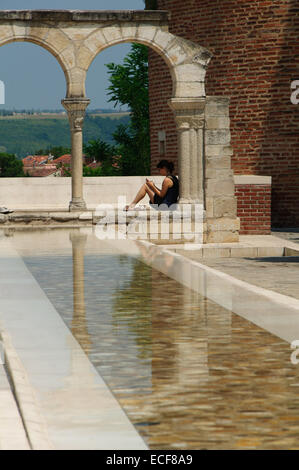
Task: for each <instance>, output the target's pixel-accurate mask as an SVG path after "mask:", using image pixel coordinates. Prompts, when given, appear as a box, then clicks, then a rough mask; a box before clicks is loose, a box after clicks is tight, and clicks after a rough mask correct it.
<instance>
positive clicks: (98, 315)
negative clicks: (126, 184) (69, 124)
mask: <svg viewBox="0 0 299 470" xmlns="http://www.w3.org/2000/svg"><path fill="white" fill-rule="evenodd" d="M43 237H44V239H43ZM47 237H48V238H47ZM63 237H64V243H62V242H61V240H62V238H63ZM12 238H13V239H14V243H15V246H16V247H17V249H18V250H19V252H20V253H21V254H22V257H23V260H24V262H25V263H26V266H27V267H28V269H29V270H30V272H31V273H32V274H33V276H34V277H35V278H36V280H37V281H38V283H39V284H40V286H41V287H42V289H43V290H44V292H45V293H46V294H47V296H48V298H49V299H50V301H51V302H52V303H53V305H54V306H55V308H56V309H57V311H58V312H59V314H60V315H61V317H62V318H63V320H64V321H65V323H66V324H67V325H68V327H69V329H70V330H71V331H72V333H73V335H74V336H75V337H76V339H77V341H78V342H79V343H80V345H81V347H82V348H83V350H84V351H85V353H86V354H87V355H88V357H89V359H90V361H91V362H92V363H93V364H94V366H95V367H96V368H97V370H98V372H99V373H100V375H101V376H102V377H103V378H104V380H105V381H106V383H107V384H108V386H109V387H110V389H111V390H112V392H113V394H114V395H115V397H116V398H117V400H118V401H119V403H120V404H121V406H122V407H123V409H124V410H125V412H126V414H127V416H128V417H129V419H130V420H131V422H132V423H133V424H134V426H135V427H136V429H137V430H138V432H139V433H140V435H141V436H142V437H143V438H144V440H145V441H146V443H147V444H148V446H149V447H150V448H151V449H161V450H162V449H181V450H185V449H296V448H298V447H299V445H298V437H299V395H298V387H299V365H298V366H294V365H292V363H291V361H290V353H291V352H290V346H289V344H288V343H287V342H286V341H284V340H282V339H279V338H278V337H276V336H274V335H272V334H270V333H269V332H267V331H266V330H264V329H262V328H259V327H258V326H256V325H254V324H253V323H251V322H249V321H247V320H245V319H243V318H241V317H240V316H238V315H236V314H234V313H232V312H231V311H230V310H227V309H225V308H223V307H221V306H219V305H217V304H216V303H214V302H212V301H210V300H208V299H207V298H205V297H203V296H202V295H200V294H199V293H198V292H195V291H194V290H192V289H190V288H188V287H186V286H184V285H182V284H180V283H178V282H177V281H175V280H174V279H171V278H169V277H167V276H166V275H165V274H162V273H161V272H160V271H158V270H156V269H154V268H153V267H151V266H149V265H148V264H146V263H145V262H144V259H143V257H142V253H141V252H139V251H138V249H137V248H136V252H134V253H133V252H132V250H131V254H130V253H129V254H126V252H125V250H123V251H119V250H118V249H114V248H113V242H110V243H109V245H107V244H105V242H99V241H98V240H96V239H95V237H93V235H92V234H86V233H81V232H80V231H78V230H75V231H71V230H69V231H66V230H61V229H60V231H56V234H55V236H54V235H53V237H52V238H50V235H44V234H42V233H41V232H40V231H35V232H32V233H31V234H30V237H29V238H26V237H25V235H24V234H22V233H17V232H16V233H14V234H13V237H12ZM29 239H30V244H31V245H30V246H31V248H30V249H29V245H28V240H29ZM24 240H27V242H26V243H25V241H24ZM55 240H56V241H55ZM55 247H56V249H55ZM138 253H139V254H138Z"/></svg>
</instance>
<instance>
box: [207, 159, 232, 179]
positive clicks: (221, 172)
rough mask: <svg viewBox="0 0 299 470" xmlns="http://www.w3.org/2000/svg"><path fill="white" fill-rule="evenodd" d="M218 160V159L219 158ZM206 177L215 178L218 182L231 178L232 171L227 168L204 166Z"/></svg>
mask: <svg viewBox="0 0 299 470" xmlns="http://www.w3.org/2000/svg"><path fill="white" fill-rule="evenodd" d="M219 160H220V159H219ZM205 176H206V178H210V179H215V180H216V179H217V180H219V182H221V181H222V180H228V179H229V178H233V176H234V174H233V171H232V170H230V169H229V168H218V166H216V167H215V168H206V175H205Z"/></svg>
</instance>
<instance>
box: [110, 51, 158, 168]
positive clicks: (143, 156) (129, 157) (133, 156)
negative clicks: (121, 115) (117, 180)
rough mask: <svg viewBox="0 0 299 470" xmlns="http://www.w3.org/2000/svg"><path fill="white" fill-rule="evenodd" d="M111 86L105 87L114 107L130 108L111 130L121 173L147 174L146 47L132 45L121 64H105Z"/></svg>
mask: <svg viewBox="0 0 299 470" xmlns="http://www.w3.org/2000/svg"><path fill="white" fill-rule="evenodd" d="M106 66H107V68H108V73H109V75H110V76H109V81H110V83H111V85H110V86H109V88H108V90H109V93H108V95H110V99H109V101H110V102H114V106H115V107H116V106H117V105H126V106H128V107H129V109H130V111H131V121H130V123H129V124H128V125H119V126H118V128H117V130H116V131H115V132H114V134H113V137H114V140H115V141H116V142H117V144H118V148H119V154H120V155H121V156H122V158H121V170H122V174H123V175H126V176H127V175H147V174H149V171H150V137H149V131H150V126H149V96H148V48H147V47H146V46H144V45H142V44H135V43H133V44H132V48H131V51H130V53H129V54H128V55H127V56H126V57H125V59H124V62H123V64H121V65H117V64H114V63H110V64H106Z"/></svg>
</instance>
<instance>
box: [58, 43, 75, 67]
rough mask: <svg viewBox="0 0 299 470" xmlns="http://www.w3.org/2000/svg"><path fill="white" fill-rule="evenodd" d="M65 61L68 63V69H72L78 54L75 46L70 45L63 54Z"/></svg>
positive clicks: (61, 55)
mask: <svg viewBox="0 0 299 470" xmlns="http://www.w3.org/2000/svg"><path fill="white" fill-rule="evenodd" d="M60 57H61V58H62V61H63V63H64V64H65V65H66V67H67V69H72V68H73V67H75V65H76V55H75V50H74V47H73V46H69V47H68V48H67V49H65V50H64V51H63V52H62V53H61V54H60Z"/></svg>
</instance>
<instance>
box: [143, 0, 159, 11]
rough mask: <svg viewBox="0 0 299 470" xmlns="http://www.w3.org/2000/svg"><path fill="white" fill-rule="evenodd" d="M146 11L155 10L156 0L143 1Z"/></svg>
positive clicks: (156, 6) (156, 7)
mask: <svg viewBox="0 0 299 470" xmlns="http://www.w3.org/2000/svg"><path fill="white" fill-rule="evenodd" d="M144 3H145V9H146V10H157V9H158V1H157V0H144Z"/></svg>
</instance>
